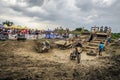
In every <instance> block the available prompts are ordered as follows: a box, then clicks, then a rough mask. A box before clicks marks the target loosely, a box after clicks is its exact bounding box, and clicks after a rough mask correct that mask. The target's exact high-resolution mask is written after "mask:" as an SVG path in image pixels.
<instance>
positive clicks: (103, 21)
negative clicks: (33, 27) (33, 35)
mask: <svg viewBox="0 0 120 80" xmlns="http://www.w3.org/2000/svg"><path fill="white" fill-rule="evenodd" d="M67 1H68V0H17V4H15V5H7V6H6V5H5V4H4V3H3V2H2V1H1V2H0V9H1V12H0V14H3V13H4V14H10V13H11V12H8V11H9V9H12V10H13V11H15V12H17V13H16V14H12V15H15V16H16V15H17V14H18V13H22V16H27V17H29V18H31V19H32V21H35V22H49V23H52V24H59V25H63V26H69V27H70V28H75V27H80V26H86V27H88V28H90V27H91V26H94V25H100V26H101V25H109V26H114V27H115V28H118V27H119V25H120V23H119V20H120V15H119V14H120V0H116V2H115V3H114V4H112V5H111V6H107V7H100V6H99V5H96V4H94V3H93V2H92V0H75V4H74V7H75V8H72V7H71V6H70V5H67V3H66V2H67ZM69 1H71V0H69ZM22 2H23V3H26V4H27V6H21V5H18V4H19V3H22ZM34 6H37V7H40V8H42V9H43V10H44V11H45V12H40V11H39V10H38V11H32V10H31V11H30V10H28V8H32V7H34ZM3 8H4V9H3ZM70 8H71V9H70ZM89 16H92V17H90V18H89ZM18 17H19V16H18ZM87 18H88V20H87ZM89 20H92V22H89ZM115 28H114V29H113V30H114V31H115ZM119 31H120V30H119Z"/></svg>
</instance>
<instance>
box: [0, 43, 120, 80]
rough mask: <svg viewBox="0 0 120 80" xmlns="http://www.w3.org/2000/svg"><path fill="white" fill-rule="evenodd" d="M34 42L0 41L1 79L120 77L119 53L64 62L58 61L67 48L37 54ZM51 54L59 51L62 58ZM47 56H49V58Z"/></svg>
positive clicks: (94, 79) (105, 79)
mask: <svg viewBox="0 0 120 80" xmlns="http://www.w3.org/2000/svg"><path fill="white" fill-rule="evenodd" d="M33 46H34V41H25V42H18V41H6V42H0V51H1V52H0V80H98V79H99V80H119V79H120V67H119V66H120V55H114V56H108V57H106V56H101V57H98V58H96V59H92V60H82V61H81V63H80V64H77V63H75V62H74V61H73V62H72V61H69V60H68V62H66V63H61V62H60V60H63V61H66V60H67V59H69V58H66V57H63V55H68V53H65V51H66V52H68V51H67V50H65V51H63V50H62V54H60V53H58V51H57V53H53V52H55V51H52V52H51V53H46V54H38V53H35V52H34V50H32V48H33ZM112 49H113V48H112ZM56 50H57V49H56ZM32 51H33V52H32ZM30 52H31V53H30ZM116 52H117V51H116ZM116 52H114V53H116ZM53 54H59V56H62V58H60V57H59V56H57V55H55V56H53ZM56 56H57V57H56ZM45 57H47V58H45ZM54 57H55V58H54ZM43 58H44V59H43ZM50 58H52V59H51V61H50ZM63 58H66V59H63ZM53 59H55V60H53ZM57 59H58V60H57Z"/></svg>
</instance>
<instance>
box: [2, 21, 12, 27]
mask: <svg viewBox="0 0 120 80" xmlns="http://www.w3.org/2000/svg"><path fill="white" fill-rule="evenodd" d="M2 24H3V25H5V24H6V25H7V26H12V25H13V24H14V23H13V22H10V21H5V22H2Z"/></svg>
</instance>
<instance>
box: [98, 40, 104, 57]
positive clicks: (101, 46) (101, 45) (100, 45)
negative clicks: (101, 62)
mask: <svg viewBox="0 0 120 80" xmlns="http://www.w3.org/2000/svg"><path fill="white" fill-rule="evenodd" d="M103 50H104V44H103V43H102V42H100V44H99V55H100V56H102V51H103Z"/></svg>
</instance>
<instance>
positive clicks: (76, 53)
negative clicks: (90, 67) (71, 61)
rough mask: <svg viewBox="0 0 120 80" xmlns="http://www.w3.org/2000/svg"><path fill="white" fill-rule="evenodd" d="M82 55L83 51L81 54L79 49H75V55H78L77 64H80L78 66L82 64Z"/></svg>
mask: <svg viewBox="0 0 120 80" xmlns="http://www.w3.org/2000/svg"><path fill="white" fill-rule="evenodd" d="M81 53H82V50H81V51H80V52H79V51H78V48H77V47H76V48H75V55H76V57H77V63H78V64H79V63H80V59H81Z"/></svg>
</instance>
